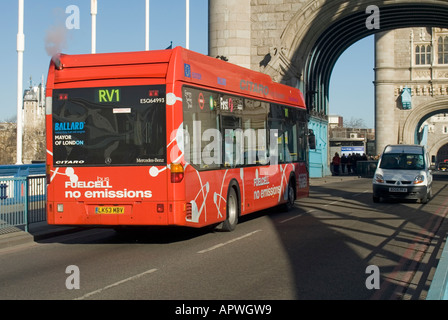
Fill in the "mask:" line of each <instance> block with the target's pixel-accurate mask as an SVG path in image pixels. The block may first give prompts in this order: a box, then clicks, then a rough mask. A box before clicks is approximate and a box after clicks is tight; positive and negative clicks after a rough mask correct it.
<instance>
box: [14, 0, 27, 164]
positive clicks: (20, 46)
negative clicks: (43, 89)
mask: <svg viewBox="0 0 448 320" xmlns="http://www.w3.org/2000/svg"><path fill="white" fill-rule="evenodd" d="M23 2H24V0H19V19H18V20H19V23H18V25H19V26H18V32H17V158H16V164H22V135H23V129H22V106H23V52H24V51H25V35H24V34H23V17H24V3H23Z"/></svg>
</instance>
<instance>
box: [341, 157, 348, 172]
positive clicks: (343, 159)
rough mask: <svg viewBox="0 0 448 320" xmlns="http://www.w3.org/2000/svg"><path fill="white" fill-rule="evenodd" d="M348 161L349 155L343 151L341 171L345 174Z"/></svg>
mask: <svg viewBox="0 0 448 320" xmlns="http://www.w3.org/2000/svg"><path fill="white" fill-rule="evenodd" d="M347 161H348V159H347V156H346V155H345V153H343V154H342V157H341V173H342V174H345V167H346V165H347Z"/></svg>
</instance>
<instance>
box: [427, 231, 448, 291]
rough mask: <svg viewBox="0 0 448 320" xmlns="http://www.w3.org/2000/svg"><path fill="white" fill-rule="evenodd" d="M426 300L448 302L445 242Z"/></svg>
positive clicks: (447, 256) (447, 257)
mask: <svg viewBox="0 0 448 320" xmlns="http://www.w3.org/2000/svg"><path fill="white" fill-rule="evenodd" d="M447 240H448V239H447ZM426 300H448V245H446V241H445V247H444V248H443V251H442V255H441V256H440V260H439V264H438V265H437V269H436V273H435V274H434V277H433V279H432V282H431V286H430V287H429V291H428V295H427V297H426Z"/></svg>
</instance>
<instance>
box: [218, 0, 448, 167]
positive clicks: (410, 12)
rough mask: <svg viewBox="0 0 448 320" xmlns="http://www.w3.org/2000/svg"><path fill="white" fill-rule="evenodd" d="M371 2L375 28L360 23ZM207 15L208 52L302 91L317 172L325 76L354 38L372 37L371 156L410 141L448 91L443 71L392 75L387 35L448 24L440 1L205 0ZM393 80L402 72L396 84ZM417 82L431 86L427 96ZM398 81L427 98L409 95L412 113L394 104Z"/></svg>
mask: <svg viewBox="0 0 448 320" xmlns="http://www.w3.org/2000/svg"><path fill="white" fill-rule="evenodd" d="M371 5H373V6H376V7H377V8H378V10H379V11H378V18H379V21H378V22H379V28H377V29H376V28H373V27H372V26H368V25H366V21H367V20H368V18H375V16H372V14H373V13H374V12H372V11H369V10H367V6H371ZM209 13H210V14H209V54H210V55H211V56H219V55H223V56H226V57H227V58H228V59H229V61H230V62H233V63H236V64H239V65H242V66H245V67H248V68H251V69H253V70H259V71H261V72H264V73H267V74H269V75H270V76H271V77H272V78H273V79H274V80H275V81H278V82H283V83H286V84H289V85H291V86H295V87H298V88H300V89H301V90H302V92H304V94H305V97H306V102H307V107H308V109H309V112H310V116H311V118H310V127H311V128H313V129H314V130H315V132H316V134H317V136H318V137H317V138H318V139H317V140H318V141H320V145H319V146H318V147H320V150H318V151H317V152H320V156H321V160H322V161H321V162H322V167H321V168H320V170H321V172H320V173H319V172H317V173H316V175H319V174H322V175H325V174H328V168H326V166H327V153H328V148H327V146H326V142H325V141H328V139H326V134H327V130H328V129H327V124H328V123H327V118H326V117H327V114H328V111H329V98H330V97H329V84H330V77H331V73H332V70H333V67H334V65H335V64H336V61H337V60H338V58H339V57H340V55H341V54H342V53H343V52H344V51H345V50H346V49H347V48H348V47H350V46H351V45H352V44H353V43H355V42H356V41H358V40H360V39H362V38H364V37H366V36H368V35H372V34H375V41H376V57H375V81H374V84H375V100H376V101H375V131H376V150H377V153H380V152H381V151H382V149H383V148H384V146H385V145H387V144H390V143H399V142H402V143H414V140H415V131H416V126H417V125H418V123H419V122H420V120H421V119H422V118H425V116H426V115H428V114H430V113H432V112H433V111H434V112H435V111H436V110H437V111H438V110H445V108H446V106H447V101H446V100H447V99H446V97H447V96H448V95H447V94H448V92H447V89H446V88H445V87H443V86H442V87H440V83H441V82H442V80H444V79H443V78H446V79H445V81H448V70H447V72H446V75H445V74H444V75H443V76H442V77H441V78H440V79H439V78H437V77H433V75H432V74H431V75H430V77H429V78H428V79H426V78H425V79H423V78H418V77H415V76H413V72H414V71H415V70H414V69H415V68H414V69H413V66H412V63H410V65H409V66H408V68H407V69H406V68H404V69H403V70H400V71H399V72H397V71H396V70H395V53H394V46H393V45H391V44H393V42H392V41H393V38H392V36H391V34H390V33H388V32H387V31H389V30H394V29H398V28H406V27H437V28H448V2H447V1H445V0H418V1H416V0H372V1H367V2H366V1H362V0H209ZM447 67H448V65H447ZM397 77H402V78H401V79H400V81H401V83H402V85H398V83H397V81H396V79H397ZM406 79H407V80H406ZM405 80H406V81H405ZM420 85H421V86H422V87H424V86H428V87H429V89H428V90H427V93H426V91H425V92H424V91H423V89H420ZM397 86H398V89H397ZM404 86H409V87H411V89H412V95H413V97H414V96H416V95H420V94H421V96H422V97H423V96H425V99H420V98H419V99H415V100H416V101H415V103H414V101H413V106H412V109H410V110H404V109H403V108H402V106H401V104H400V101H399V100H400V94H401V91H400V90H402V87H404ZM447 87H448V86H447ZM425 90H426V87H425ZM437 92H439V93H440V94H438V93H437ZM428 97H431V99H427V98H428ZM433 97H434V99H435V101H432V98H433ZM433 109H434V110H433ZM312 156H313V155H311V158H312ZM314 156H316V155H314ZM317 156H319V155H317ZM316 161H318V160H316ZM318 167H319V166H316V168H318ZM317 171H319V169H317Z"/></svg>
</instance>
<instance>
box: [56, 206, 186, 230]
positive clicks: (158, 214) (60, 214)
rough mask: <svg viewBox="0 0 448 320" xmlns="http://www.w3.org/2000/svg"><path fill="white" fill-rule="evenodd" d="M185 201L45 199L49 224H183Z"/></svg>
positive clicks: (184, 222) (184, 220) (184, 223)
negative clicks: (56, 201)
mask: <svg viewBox="0 0 448 320" xmlns="http://www.w3.org/2000/svg"><path fill="white" fill-rule="evenodd" d="M185 217H186V204H185V202H128V203H121V204H101V205H98V204H89V203H85V202H58V203H54V202H48V205H47V223H48V224H50V225H85V226H126V225H129V226H131V225H140V226H144V225H159V226H164V225H186V223H187V221H186V219H185Z"/></svg>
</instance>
